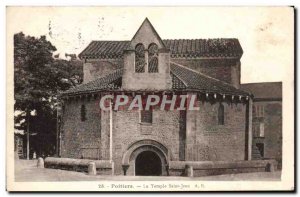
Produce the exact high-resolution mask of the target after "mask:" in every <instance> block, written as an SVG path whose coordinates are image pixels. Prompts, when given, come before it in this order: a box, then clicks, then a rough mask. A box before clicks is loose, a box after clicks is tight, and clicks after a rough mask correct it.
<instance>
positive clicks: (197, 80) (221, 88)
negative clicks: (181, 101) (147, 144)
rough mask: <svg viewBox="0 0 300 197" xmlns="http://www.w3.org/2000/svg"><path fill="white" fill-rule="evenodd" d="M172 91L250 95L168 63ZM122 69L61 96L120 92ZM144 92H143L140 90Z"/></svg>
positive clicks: (175, 64) (183, 67)
mask: <svg viewBox="0 0 300 197" xmlns="http://www.w3.org/2000/svg"><path fill="white" fill-rule="evenodd" d="M170 69H171V72H170V75H171V78H172V91H199V92H203V93H219V94H226V95H239V96H249V95H250V94H249V93H247V92H245V91H242V90H240V89H237V88H235V87H233V86H231V85H230V84H227V83H225V82H222V81H219V80H217V79H214V78H212V77H209V76H206V75H204V74H202V73H199V72H196V71H194V70H192V69H189V68H187V67H185V66H182V65H179V64H177V63H173V62H171V63H170ZM122 74H123V69H119V70H116V71H113V72H112V73H110V74H108V75H106V76H105V77H102V78H98V79H95V80H94V81H91V82H88V83H86V84H82V85H79V86H77V87H75V88H72V89H70V90H68V91H66V92H64V93H62V95H78V94H83V93H93V92H99V91H122ZM141 91H145V90H141Z"/></svg>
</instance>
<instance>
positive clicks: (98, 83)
mask: <svg viewBox="0 0 300 197" xmlns="http://www.w3.org/2000/svg"><path fill="white" fill-rule="evenodd" d="M122 74H123V69H118V70H116V71H114V72H112V73H110V74H108V75H106V76H105V77H102V78H98V79H95V80H93V81H90V82H88V83H85V84H81V85H79V86H76V87H74V88H71V89H69V90H67V91H66V92H63V93H62V95H69V94H81V93H90V92H96V91H101V90H118V89H120V88H121V86H122Z"/></svg>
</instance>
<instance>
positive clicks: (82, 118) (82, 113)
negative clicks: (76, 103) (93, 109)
mask: <svg viewBox="0 0 300 197" xmlns="http://www.w3.org/2000/svg"><path fill="white" fill-rule="evenodd" d="M80 115H81V121H82V122H84V121H85V120H86V109H85V105H81V109H80Z"/></svg>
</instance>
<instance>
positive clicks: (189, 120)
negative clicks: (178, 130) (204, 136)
mask: <svg viewBox="0 0 300 197" xmlns="http://www.w3.org/2000/svg"><path fill="white" fill-rule="evenodd" d="M188 96H189V97H190V96H191V94H189V95H188ZM197 113H199V111H193V110H188V109H187V110H186V136H185V137H186V141H185V160H186V161H191V160H193V157H192V154H193V153H192V152H191V150H193V147H194V144H195V143H196V123H197Z"/></svg>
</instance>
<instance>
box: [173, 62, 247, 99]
mask: <svg viewBox="0 0 300 197" xmlns="http://www.w3.org/2000/svg"><path fill="white" fill-rule="evenodd" d="M170 68H171V73H172V74H173V75H175V76H176V77H177V78H178V79H180V80H181V81H182V82H183V83H184V84H185V85H186V89H187V90H196V91H201V92H206V93H220V94H234V95H241V96H248V95H249V93H247V92H245V91H242V90H240V89H237V88H235V87H233V86H231V85H229V84H227V83H225V82H222V81H219V80H217V79H214V78H212V77H209V76H207V75H204V74H202V73H199V72H196V71H194V70H192V69H189V68H187V67H185V66H182V65H179V64H176V63H173V62H172V63H170Z"/></svg>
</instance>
